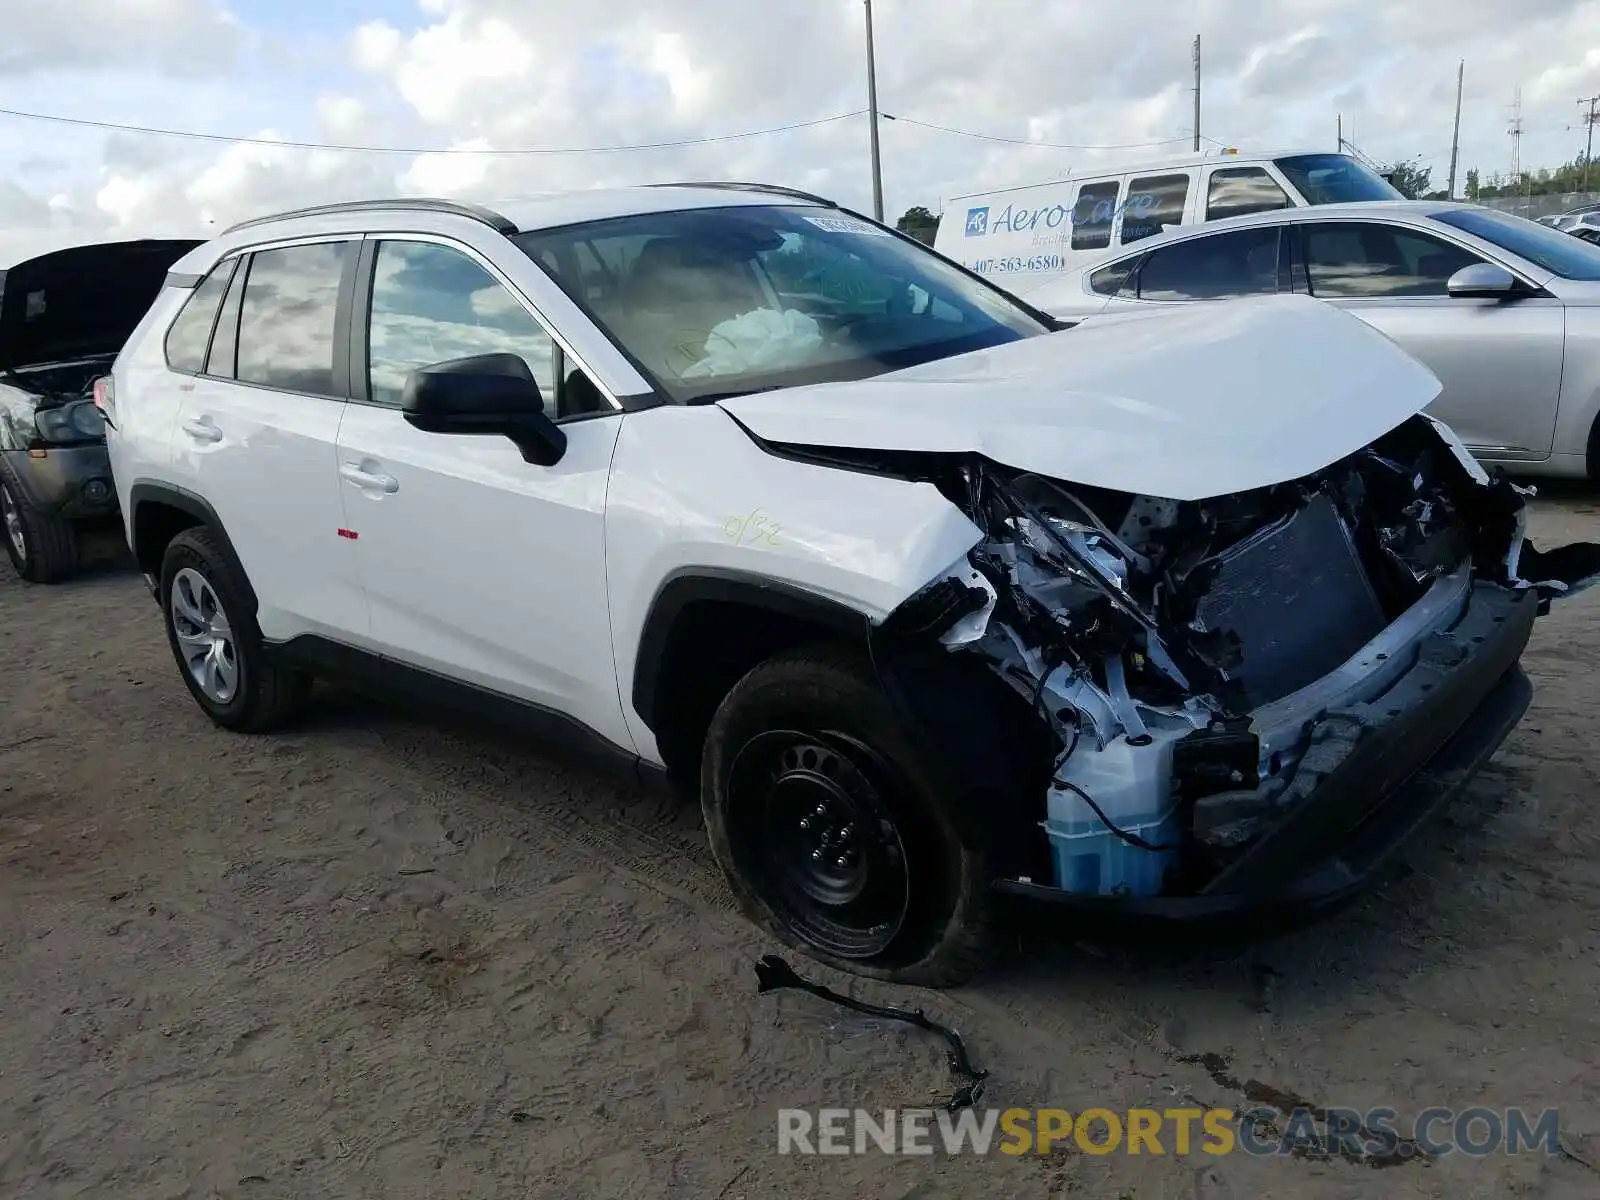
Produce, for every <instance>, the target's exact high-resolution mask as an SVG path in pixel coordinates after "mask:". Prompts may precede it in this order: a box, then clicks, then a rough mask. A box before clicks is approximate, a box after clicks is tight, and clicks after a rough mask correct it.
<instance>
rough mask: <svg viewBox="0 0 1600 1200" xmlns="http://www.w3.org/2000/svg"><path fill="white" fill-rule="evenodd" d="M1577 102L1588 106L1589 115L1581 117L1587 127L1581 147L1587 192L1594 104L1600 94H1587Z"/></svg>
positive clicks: (1599, 101)
mask: <svg viewBox="0 0 1600 1200" xmlns="http://www.w3.org/2000/svg"><path fill="white" fill-rule="evenodd" d="M1578 103H1579V104H1587V105H1588V106H1589V115H1588V116H1586V117H1585V118H1584V119H1583V123H1584V124H1585V125H1587V126H1588V127H1589V136H1588V137H1587V138H1586V139H1585V140H1584V147H1583V190H1584V191H1586V192H1587V191H1588V190H1589V158H1590V156H1591V155H1592V154H1593V153H1594V123H1595V114H1594V106H1595V105H1596V104H1597V103H1600V96H1588V97H1585V98H1584V99H1582V100H1579V101H1578Z"/></svg>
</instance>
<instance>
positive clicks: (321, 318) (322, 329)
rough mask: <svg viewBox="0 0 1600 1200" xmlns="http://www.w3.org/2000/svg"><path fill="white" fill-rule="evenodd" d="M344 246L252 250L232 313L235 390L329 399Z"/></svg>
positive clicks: (322, 244) (346, 250) (328, 244)
mask: <svg viewBox="0 0 1600 1200" xmlns="http://www.w3.org/2000/svg"><path fill="white" fill-rule="evenodd" d="M350 252H351V251H350V244H349V243H348V242H316V243H313V244H310V245H305V246H284V247H281V248H279V249H276V250H258V251H257V252H256V253H255V254H252V255H251V256H250V265H249V268H248V270H249V274H248V275H247V276H246V277H245V284H244V296H243V298H242V300H241V303H240V306H239V349H238V369H237V371H236V372H235V377H236V378H237V379H238V380H239V382H240V383H253V384H258V385H260V386H262V387H272V388H282V389H283V390H284V391H289V392H305V393H306V394H308V395H312V396H328V397H334V396H335V388H334V378H333V367H334V337H333V329H334V313H335V312H336V310H337V309H338V306H339V280H340V278H341V276H342V275H343V273H344V265H345V259H346V257H347V256H348V255H349V254H350Z"/></svg>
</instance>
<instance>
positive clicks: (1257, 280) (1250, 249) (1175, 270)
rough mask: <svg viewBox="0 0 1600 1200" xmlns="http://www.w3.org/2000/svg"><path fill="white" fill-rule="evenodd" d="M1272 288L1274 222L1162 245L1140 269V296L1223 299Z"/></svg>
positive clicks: (1275, 254)
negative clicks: (1258, 227) (1170, 244)
mask: <svg viewBox="0 0 1600 1200" xmlns="http://www.w3.org/2000/svg"><path fill="white" fill-rule="evenodd" d="M1277 290H1278V227H1277V226H1276V225H1268V226H1264V227H1262V228H1260V229H1240V230H1235V231H1233V232H1230V233H1219V234H1214V235H1212V236H1210V237H1195V238H1190V239H1189V240H1188V241H1183V242H1178V243H1177V244H1176V245H1172V246H1163V247H1161V248H1160V249H1159V250H1153V251H1151V253H1150V255H1149V257H1148V258H1146V259H1145V260H1144V266H1143V267H1142V268H1140V270H1139V298H1140V299H1141V300H1226V299H1228V298H1230V297H1234V296H1262V295H1270V294H1271V293H1273V292H1276V291H1277Z"/></svg>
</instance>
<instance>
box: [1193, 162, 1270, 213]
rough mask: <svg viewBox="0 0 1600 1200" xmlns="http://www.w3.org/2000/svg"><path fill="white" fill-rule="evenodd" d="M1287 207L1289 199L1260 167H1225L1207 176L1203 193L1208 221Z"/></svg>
mask: <svg viewBox="0 0 1600 1200" xmlns="http://www.w3.org/2000/svg"><path fill="white" fill-rule="evenodd" d="M1289 207H1291V205H1290V203H1289V197H1288V195H1287V194H1285V192H1284V190H1283V189H1282V188H1281V187H1279V186H1278V181H1277V180H1275V179H1274V178H1273V177H1272V176H1271V175H1268V174H1267V173H1266V171H1264V170H1262V169H1261V168H1260V167H1225V168H1223V169H1222V170H1218V171H1213V172H1211V186H1210V190H1209V191H1208V192H1207V193H1206V220H1208V221H1220V220H1222V219H1223V218H1224V217H1242V216H1244V215H1245V213H1253V212H1269V211H1271V210H1272V209H1275V208H1289Z"/></svg>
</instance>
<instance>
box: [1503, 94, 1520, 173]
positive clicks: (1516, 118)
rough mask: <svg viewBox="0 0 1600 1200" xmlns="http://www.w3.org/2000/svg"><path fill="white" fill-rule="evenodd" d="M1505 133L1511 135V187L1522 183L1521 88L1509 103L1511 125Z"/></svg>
mask: <svg viewBox="0 0 1600 1200" xmlns="http://www.w3.org/2000/svg"><path fill="white" fill-rule="evenodd" d="M1506 132H1507V133H1509V134H1510V135H1511V186H1512V187H1515V186H1516V185H1517V184H1519V183H1521V182H1522V88H1521V87H1518V88H1517V98H1516V99H1515V100H1513V101H1512V102H1511V124H1510V125H1509V126H1508V127H1507V129H1506Z"/></svg>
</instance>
